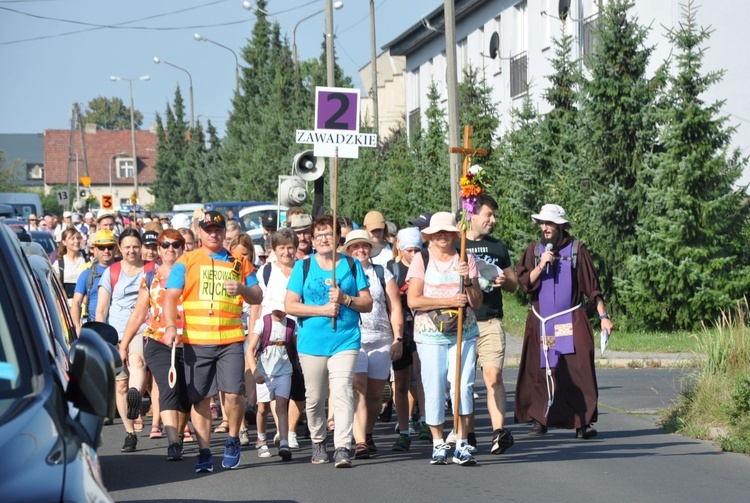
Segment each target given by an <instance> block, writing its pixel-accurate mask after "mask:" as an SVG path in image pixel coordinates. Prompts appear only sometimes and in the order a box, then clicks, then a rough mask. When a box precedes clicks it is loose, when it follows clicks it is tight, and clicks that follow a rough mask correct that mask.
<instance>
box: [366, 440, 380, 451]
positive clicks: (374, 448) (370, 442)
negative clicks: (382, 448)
mask: <svg viewBox="0 0 750 503" xmlns="http://www.w3.org/2000/svg"><path fill="white" fill-rule="evenodd" d="M367 450H368V451H370V454H377V452H378V448H377V446H376V445H375V441H374V440H373V439H372V437H370V438H368V439H367Z"/></svg>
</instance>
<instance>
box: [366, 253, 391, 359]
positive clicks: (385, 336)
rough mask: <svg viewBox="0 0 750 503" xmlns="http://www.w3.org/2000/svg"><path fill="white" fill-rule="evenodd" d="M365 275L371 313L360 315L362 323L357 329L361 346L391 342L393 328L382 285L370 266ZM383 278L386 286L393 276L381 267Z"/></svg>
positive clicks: (385, 268) (373, 268)
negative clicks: (368, 283)
mask: <svg viewBox="0 0 750 503" xmlns="http://www.w3.org/2000/svg"><path fill="white" fill-rule="evenodd" d="M365 275H366V276H367V280H368V281H369V282H370V295H371V296H372V311H370V312H369V313H360V318H361V320H362V321H361V323H360V327H359V328H360V331H361V332H362V344H372V343H375V342H386V341H392V340H393V328H392V327H391V320H390V318H389V317H388V310H387V308H386V303H385V296H386V293H385V291H384V290H383V285H381V284H380V279H379V278H378V273H377V272H375V267H373V266H370V267H369V268H367V269H366V270H365ZM383 278H384V279H385V283H386V284H388V282H389V281H390V280H392V279H393V274H392V273H391V271H390V270H389V269H388V268H387V267H385V266H384V267H383Z"/></svg>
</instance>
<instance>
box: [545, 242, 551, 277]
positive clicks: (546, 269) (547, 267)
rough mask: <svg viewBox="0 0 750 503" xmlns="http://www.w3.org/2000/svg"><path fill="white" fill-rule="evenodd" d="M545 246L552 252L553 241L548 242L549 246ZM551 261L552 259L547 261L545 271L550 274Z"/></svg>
mask: <svg viewBox="0 0 750 503" xmlns="http://www.w3.org/2000/svg"><path fill="white" fill-rule="evenodd" d="M545 248H546V249H547V252H551V251H552V248H553V246H552V243H547V246H545ZM550 262H552V260H549V261H548V262H547V266H546V268H545V271H546V272H547V274H549V264H550Z"/></svg>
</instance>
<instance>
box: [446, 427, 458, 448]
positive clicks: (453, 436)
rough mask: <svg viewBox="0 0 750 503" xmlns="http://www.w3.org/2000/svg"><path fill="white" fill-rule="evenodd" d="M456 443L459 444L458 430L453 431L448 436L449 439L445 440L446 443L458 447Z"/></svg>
mask: <svg viewBox="0 0 750 503" xmlns="http://www.w3.org/2000/svg"><path fill="white" fill-rule="evenodd" d="M456 442H458V433H457V432H456V430H451V432H450V433H449V434H448V438H447V439H446V440H445V443H446V444H452V445H456Z"/></svg>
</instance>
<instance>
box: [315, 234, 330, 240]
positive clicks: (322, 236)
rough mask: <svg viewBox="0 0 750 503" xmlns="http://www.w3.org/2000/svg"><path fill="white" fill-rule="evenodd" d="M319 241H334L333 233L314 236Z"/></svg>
mask: <svg viewBox="0 0 750 503" xmlns="http://www.w3.org/2000/svg"><path fill="white" fill-rule="evenodd" d="M313 237H314V238H315V239H317V240H318V241H322V240H324V239H325V240H329V239H333V233H331V232H326V233H325V234H316V235H314V236H313Z"/></svg>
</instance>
